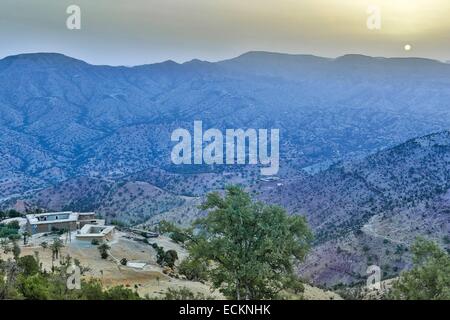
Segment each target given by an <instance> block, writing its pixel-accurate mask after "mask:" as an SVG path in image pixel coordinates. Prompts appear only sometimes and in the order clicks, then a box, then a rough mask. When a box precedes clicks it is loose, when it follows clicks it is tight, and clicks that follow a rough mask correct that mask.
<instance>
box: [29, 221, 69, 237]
mask: <svg viewBox="0 0 450 320" xmlns="http://www.w3.org/2000/svg"><path fill="white" fill-rule="evenodd" d="M27 229H28V232H29V233H31V234H36V233H45V232H52V231H53V230H70V231H75V230H76V229H77V223H76V221H70V222H53V223H52V222H50V223H40V224H30V223H27Z"/></svg>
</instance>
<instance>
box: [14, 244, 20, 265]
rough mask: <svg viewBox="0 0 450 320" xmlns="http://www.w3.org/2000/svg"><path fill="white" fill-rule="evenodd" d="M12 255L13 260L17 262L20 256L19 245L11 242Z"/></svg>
mask: <svg viewBox="0 0 450 320" xmlns="http://www.w3.org/2000/svg"><path fill="white" fill-rule="evenodd" d="M12 253H13V256H14V260H16V261H17V260H18V259H19V256H20V247H19V244H18V243H17V241H14V242H13V248H12Z"/></svg>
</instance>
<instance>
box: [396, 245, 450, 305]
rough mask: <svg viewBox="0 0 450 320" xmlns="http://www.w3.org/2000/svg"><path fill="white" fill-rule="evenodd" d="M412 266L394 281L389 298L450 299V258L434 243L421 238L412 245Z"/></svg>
mask: <svg viewBox="0 0 450 320" xmlns="http://www.w3.org/2000/svg"><path fill="white" fill-rule="evenodd" d="M411 251H412V253H413V263H414V267H413V268H412V269H411V270H409V271H405V272H403V273H402V274H401V275H400V278H399V279H398V280H397V281H396V282H394V284H393V288H392V290H391V292H390V293H389V295H388V296H389V298H393V299H401V300H449V299H450V257H449V255H448V253H447V252H445V251H444V250H442V249H441V248H440V247H439V246H438V245H437V244H436V243H434V242H432V241H427V240H425V239H423V238H419V239H417V241H416V242H415V244H414V245H413V246H412V248H411Z"/></svg>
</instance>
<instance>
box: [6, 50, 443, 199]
mask: <svg viewBox="0 0 450 320" xmlns="http://www.w3.org/2000/svg"><path fill="white" fill-rule="evenodd" d="M449 84H450V66H449V65H447V64H444V63H440V62H437V61H432V60H426V59H406V58H405V59H400V58H371V57H365V56H360V55H347V56H343V57H340V58H337V59H329V58H321V57H315V56H311V55H288V54H278V53H267V52H249V53H246V54H243V55H241V56H239V57H236V58H234V59H230V60H226V61H220V62H217V63H211V62H205V61H199V60H193V61H190V62H186V63H183V64H178V63H176V62H173V61H166V62H163V63H158V64H151V65H143V66H135V67H110V66H95V65H90V64H88V63H85V62H83V61H81V60H77V59H73V58H70V57H66V56H63V55H60V54H48V53H42V54H23V55H17V56H11V57H7V58H4V59H2V60H0V154H1V156H2V157H0V173H1V177H2V178H1V179H0V199H9V198H11V197H16V196H17V195H21V194H23V193H25V192H27V191H29V190H35V189H40V188H45V187H50V186H52V185H55V184H58V183H61V182H63V181H65V180H67V179H73V178H77V177H84V176H87V177H100V178H101V177H106V178H113V179H116V178H121V177H125V176H127V175H131V174H135V173H137V172H142V171H145V170H149V169H151V168H160V169H163V170H166V171H168V172H172V171H174V170H175V171H177V170H178V171H179V170H180V168H177V167H174V166H173V165H172V164H171V162H170V158H169V153H170V150H171V147H172V143H171V142H170V140H169V139H170V134H171V132H172V130H174V129H175V128H178V127H184V128H188V129H190V128H192V124H193V121H194V120H202V121H203V123H204V125H205V127H215V128H218V129H225V128H279V129H280V131H281V162H282V169H283V170H282V174H283V172H291V171H292V170H299V169H301V168H303V167H306V166H310V165H315V164H319V163H322V162H328V161H336V160H340V159H343V158H346V157H348V158H351V157H354V156H360V155H365V154H367V153H370V152H373V151H375V150H377V149H379V148H384V147H388V146H393V145H396V144H398V143H400V142H402V141H405V140H406V139H409V138H412V137H415V136H420V135H424V134H427V133H431V132H436V131H439V130H443V129H446V128H449V127H450V116H449V113H450V111H449V108H448V101H450V89H449V88H450V86H449ZM182 170H185V171H186V172H190V170H195V171H196V172H198V171H199V170H200V171H202V170H203V172H209V171H210V170H211V169H210V168H206V167H205V168H200V169H199V168H185V169H182ZM225 170H228V168H225ZM229 170H232V171H235V170H236V168H232V169H229Z"/></svg>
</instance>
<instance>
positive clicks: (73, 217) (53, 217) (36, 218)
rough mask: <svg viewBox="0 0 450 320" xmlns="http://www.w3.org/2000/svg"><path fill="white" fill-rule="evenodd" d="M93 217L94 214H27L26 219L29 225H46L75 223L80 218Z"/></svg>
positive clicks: (64, 212)
mask: <svg viewBox="0 0 450 320" xmlns="http://www.w3.org/2000/svg"><path fill="white" fill-rule="evenodd" d="M90 215H95V213H94V212H72V211H61V212H46V213H39V214H27V215H26V218H27V220H28V222H29V223H30V224H48V223H61V222H74V221H75V222H76V221H78V218H79V217H80V216H90Z"/></svg>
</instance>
